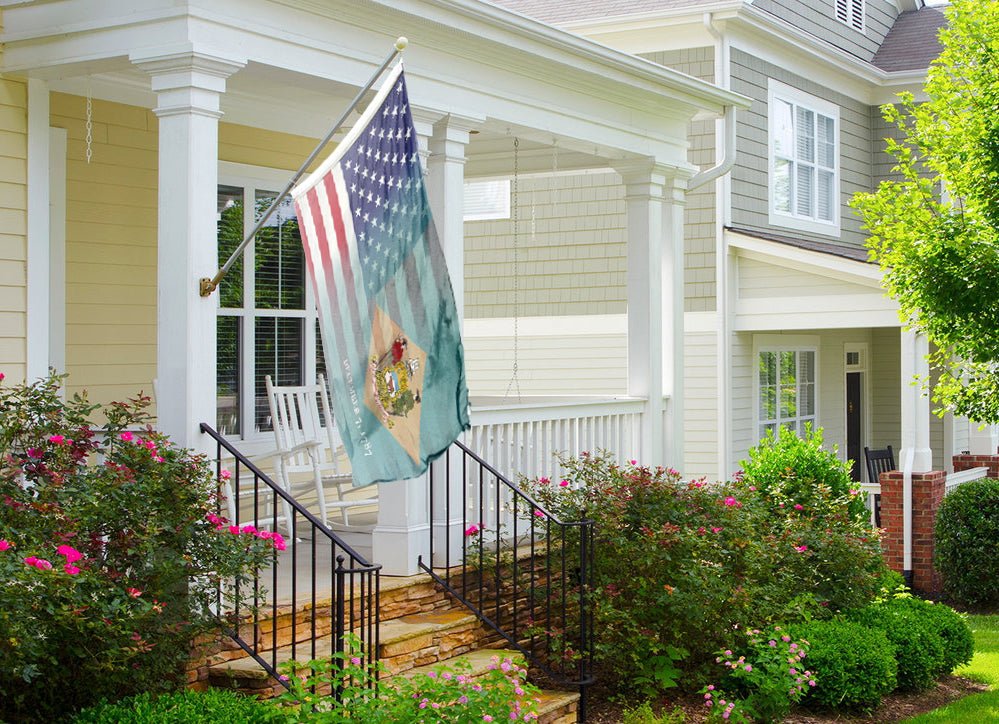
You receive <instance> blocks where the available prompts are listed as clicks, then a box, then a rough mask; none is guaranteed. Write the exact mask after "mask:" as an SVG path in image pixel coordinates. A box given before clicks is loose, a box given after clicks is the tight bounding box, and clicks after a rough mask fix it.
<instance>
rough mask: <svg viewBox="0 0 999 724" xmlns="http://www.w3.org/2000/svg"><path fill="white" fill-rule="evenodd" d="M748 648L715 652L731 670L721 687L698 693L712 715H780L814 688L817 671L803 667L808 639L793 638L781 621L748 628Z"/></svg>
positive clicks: (738, 717)
mask: <svg viewBox="0 0 999 724" xmlns="http://www.w3.org/2000/svg"><path fill="white" fill-rule="evenodd" d="M745 650H746V653H745V654H742V655H740V656H738V657H737V656H736V655H735V653H733V652H732V650H731V649H726V650H724V651H719V652H718V656H717V657H716V658H715V661H716V662H717V663H719V664H721V665H722V666H724V667H725V668H727V669H728V670H729V671H728V673H727V674H726V676H725V677H724V679H723V681H722V683H721V685H720V686H715V685H714V684H709V685H708V686H706V687H705V688H704V689H702V690H701V693H702V694H704V705H705V706H706V707H708V708H709V709H710V717H711V718H713V719H722V720H730V721H736V722H738V721H746V720H747V719H748V720H750V721H757V722H773V721H780V720H782V719H783V718H784V717H785V716H786V715H787V713H788V712H789V711H790V710H791V705H792V704H794V703H795V702H797V701H800V700H801V698H802V697H803V696H804V695H805V694H806V693H807V692H808V690H809V689H811V688H813V687H815V685H816V677H815V675H814V674H813V673H812V672H811V671H809V670H808V669H806V668H805V666H806V664H805V663H804V660H805V657H806V656H807V655H808V642H807V641H805V640H803V639H802V640H797V641H796V640H794V639H792V637H791V636H790V634H788V632H787V631H785V630H784V629H782V628H781V627H780V626H774V627H773V628H771V629H768V630H766V631H760V630H758V629H752V630H750V631H749V632H748V642H747V645H746V648H745Z"/></svg>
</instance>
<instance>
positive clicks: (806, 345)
mask: <svg viewBox="0 0 999 724" xmlns="http://www.w3.org/2000/svg"><path fill="white" fill-rule="evenodd" d="M765 352H774V353H777V354H778V355H779V354H780V353H782V352H794V353H796V354H797V353H801V352H811V353H813V354H814V355H815V358H814V377H815V379H814V381H813V382H812V383H811V384H812V385H813V389H814V399H813V400H812V403H813V411H812V414H810V415H796V416H795V417H793V418H787V419H786V420H781V417H780V408H779V400H778V414H777V419H776V420H772V421H771V420H766V421H765V420H763V419H762V418H761V416H760V406H761V397H762V389H761V387H762V386H761V385H760V373H759V362H760V355H761V354H763V353H765ZM819 353H820V347H819V338H818V337H817V336H813V335H791V334H788V335H756V336H755V337H754V338H753V358H752V365H751V370H752V372H751V374H752V375H753V439H754V440H755V441H756V442H759V441H760V440H761V439H762V438H763V435H762V432H761V428H762V427H763V425H764V424H769V423H771V422H775V423H776V424H777V429H778V430H780V427H781V425H782V424H784V423H785V422H790V421H794V422H795V423H796V424H800V422H801V420H802V418H803V417H805V418H808V419H811V420H812V429H813V430H815V429H817V428H818V427H819V420H820V419H821V418H820V412H821V410H820V399H821V379H822V378H821V365H820V355H819ZM777 384H778V388H779V387H780V380H779V378H778V383H777ZM799 385H800V383H799ZM799 389H800V387H799Z"/></svg>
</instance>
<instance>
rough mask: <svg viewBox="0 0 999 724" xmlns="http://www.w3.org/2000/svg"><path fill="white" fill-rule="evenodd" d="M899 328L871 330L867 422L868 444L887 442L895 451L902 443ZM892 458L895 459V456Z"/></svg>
mask: <svg viewBox="0 0 999 724" xmlns="http://www.w3.org/2000/svg"><path fill="white" fill-rule="evenodd" d="M901 364H902V357H901V345H900V332H899V330H898V329H897V328H895V329H887V328H886V329H875V330H873V331H872V332H871V360H870V367H871V398H872V399H871V424H872V427H873V430H872V431H871V435H870V436H869V439H870V441H871V444H870V447H872V448H884V447H885V446H887V445H891V446H892V447H893V448H894V449H895V451H896V453H897V452H898V450H900V449H901V447H902V417H901V405H902V373H901ZM896 462H898V460H897V459H896Z"/></svg>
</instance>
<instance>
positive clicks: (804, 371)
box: [798, 352, 815, 382]
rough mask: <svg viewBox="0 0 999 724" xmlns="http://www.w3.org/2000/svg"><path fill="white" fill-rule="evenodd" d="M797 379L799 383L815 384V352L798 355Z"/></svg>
mask: <svg viewBox="0 0 999 724" xmlns="http://www.w3.org/2000/svg"><path fill="white" fill-rule="evenodd" d="M798 378H799V380H800V381H801V382H815V352H799V353H798Z"/></svg>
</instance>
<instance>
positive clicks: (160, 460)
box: [153, 455, 163, 463]
mask: <svg viewBox="0 0 999 724" xmlns="http://www.w3.org/2000/svg"><path fill="white" fill-rule="evenodd" d="M153 460H154V461H156V462H158V463H161V462H163V458H161V457H160V456H159V455H153Z"/></svg>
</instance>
